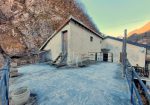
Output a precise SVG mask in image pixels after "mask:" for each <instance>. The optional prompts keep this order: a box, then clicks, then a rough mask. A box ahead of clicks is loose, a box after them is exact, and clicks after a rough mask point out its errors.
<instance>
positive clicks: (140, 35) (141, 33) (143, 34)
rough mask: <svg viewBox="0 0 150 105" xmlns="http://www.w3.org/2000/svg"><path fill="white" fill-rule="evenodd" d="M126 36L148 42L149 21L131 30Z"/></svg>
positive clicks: (144, 42)
mask: <svg viewBox="0 0 150 105" xmlns="http://www.w3.org/2000/svg"><path fill="white" fill-rule="evenodd" d="M128 38H129V40H131V41H135V42H138V43H142V44H150V22H149V23H147V24H146V25H144V26H143V27H141V28H139V29H136V30H134V31H131V32H130V33H129V37H128Z"/></svg>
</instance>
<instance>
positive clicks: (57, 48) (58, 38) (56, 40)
mask: <svg viewBox="0 0 150 105" xmlns="http://www.w3.org/2000/svg"><path fill="white" fill-rule="evenodd" d="M66 30H67V32H68V40H69V38H70V26H69V23H68V24H67V25H66V26H65V27H64V28H62V29H61V30H60V31H59V32H58V33H57V34H56V35H55V36H54V37H53V38H52V39H51V40H50V41H49V42H48V44H47V45H46V47H45V48H44V50H51V58H52V60H55V59H56V58H57V57H58V56H59V54H60V53H61V52H62V32H63V31H66ZM68 47H69V42H68Z"/></svg>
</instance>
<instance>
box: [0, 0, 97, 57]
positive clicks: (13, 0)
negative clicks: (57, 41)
mask: <svg viewBox="0 0 150 105" xmlns="http://www.w3.org/2000/svg"><path fill="white" fill-rule="evenodd" d="M70 15H72V16H74V17H75V18H77V19H79V20H80V21H82V22H83V23H84V24H86V25H87V26H88V27H90V28H91V29H94V30H95V31H97V32H98V30H97V28H96V26H95V25H94V24H93V22H92V20H91V19H90V17H89V16H88V15H87V14H86V12H85V11H84V9H83V5H82V4H81V3H80V2H79V1H77V0H0V47H1V48H2V49H3V51H4V52H5V53H6V54H8V55H10V56H14V55H18V54H22V53H25V52H29V51H31V50H32V49H38V48H39V47H40V46H41V45H42V43H43V42H44V41H45V40H46V39H47V38H48V37H49V36H50V35H51V34H52V33H53V32H54V31H55V30H56V29H57V28H58V27H59V26H60V25H61V24H62V23H63V22H64V20H66V19H67V18H68V17H69V16H70Z"/></svg>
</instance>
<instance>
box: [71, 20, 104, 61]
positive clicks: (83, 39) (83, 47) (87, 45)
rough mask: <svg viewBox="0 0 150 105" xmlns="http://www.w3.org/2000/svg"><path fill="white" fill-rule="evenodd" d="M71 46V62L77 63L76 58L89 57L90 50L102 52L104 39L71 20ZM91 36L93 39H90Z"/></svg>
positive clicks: (80, 59)
mask: <svg viewBox="0 0 150 105" xmlns="http://www.w3.org/2000/svg"><path fill="white" fill-rule="evenodd" d="M70 31H71V34H70V36H71V37H70V40H69V41H70V46H69V59H68V61H69V63H75V62H76V60H78V61H82V60H83V59H84V58H87V57H89V52H100V51H101V45H102V43H100V42H102V39H101V38H100V37H98V36H96V35H95V34H93V33H92V32H90V31H88V30H87V29H85V28H83V27H81V26H79V25H78V24H76V23H74V22H73V21H71V22H70ZM90 36H92V37H93V41H92V42H91V41H90Z"/></svg>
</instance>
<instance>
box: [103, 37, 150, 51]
mask: <svg viewBox="0 0 150 105" xmlns="http://www.w3.org/2000/svg"><path fill="white" fill-rule="evenodd" d="M107 38H109V39H113V40H117V41H120V42H122V41H123V39H120V38H116V37H112V36H106V37H105V38H104V40H105V39H107ZM127 43H128V44H132V45H135V46H139V47H144V48H147V49H150V45H146V44H140V43H137V42H133V41H129V40H127Z"/></svg>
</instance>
